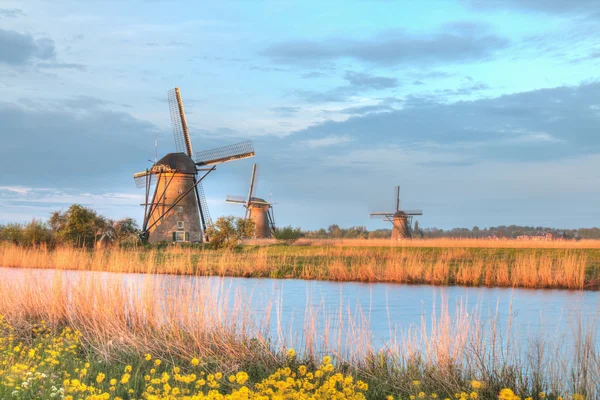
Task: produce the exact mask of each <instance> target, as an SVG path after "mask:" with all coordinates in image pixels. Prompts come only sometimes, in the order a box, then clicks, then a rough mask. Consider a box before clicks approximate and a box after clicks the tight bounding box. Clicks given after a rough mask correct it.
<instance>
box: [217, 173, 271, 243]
mask: <svg viewBox="0 0 600 400" xmlns="http://www.w3.org/2000/svg"><path fill="white" fill-rule="evenodd" d="M256 177H257V172H256V164H254V166H253V167H252V176H251V177H250V189H249V190H248V197H247V198H244V197H242V196H227V199H226V201H227V203H234V204H243V205H244V207H246V215H245V216H244V218H250V219H252V220H253V221H254V226H255V228H254V229H255V231H254V237H255V238H257V239H264V238H270V237H271V236H272V235H273V233H274V232H275V217H274V214H273V203H270V202H268V201H266V200H264V199H261V198H260V197H254V192H255V190H256V182H255V179H256Z"/></svg>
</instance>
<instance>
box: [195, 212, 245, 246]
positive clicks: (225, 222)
mask: <svg viewBox="0 0 600 400" xmlns="http://www.w3.org/2000/svg"><path fill="white" fill-rule="evenodd" d="M206 233H207V235H208V238H209V243H210V244H211V246H212V247H215V248H229V249H231V248H234V247H236V246H237V245H238V244H239V242H240V241H241V240H242V239H246V238H249V237H252V236H253V235H254V221H252V220H251V219H244V218H236V217H234V216H231V215H230V216H227V217H219V219H217V221H216V222H215V223H214V224H213V225H211V226H210V227H209V228H208V229H207V230H206Z"/></svg>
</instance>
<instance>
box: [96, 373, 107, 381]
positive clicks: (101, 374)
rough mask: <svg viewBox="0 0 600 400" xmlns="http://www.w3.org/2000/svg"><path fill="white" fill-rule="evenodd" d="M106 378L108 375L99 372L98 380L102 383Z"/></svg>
mask: <svg viewBox="0 0 600 400" xmlns="http://www.w3.org/2000/svg"><path fill="white" fill-rule="evenodd" d="M104 378H106V375H104V374H103V373H102V372H99V373H98V375H97V376H96V382H98V383H102V381H103V380H104Z"/></svg>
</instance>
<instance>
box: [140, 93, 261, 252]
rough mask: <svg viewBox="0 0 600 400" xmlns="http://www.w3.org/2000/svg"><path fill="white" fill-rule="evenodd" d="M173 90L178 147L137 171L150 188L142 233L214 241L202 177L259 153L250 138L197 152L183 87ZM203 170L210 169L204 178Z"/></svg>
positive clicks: (144, 237) (154, 238)
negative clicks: (194, 150) (190, 128)
mask: <svg viewBox="0 0 600 400" xmlns="http://www.w3.org/2000/svg"><path fill="white" fill-rule="evenodd" d="M168 95H169V96H168V97H169V109H170V111H171V122H172V123H173V134H174V136H175V147H176V148H177V152H176V153H169V154H167V155H166V156H164V157H163V158H161V159H160V160H158V161H155V163H154V165H152V168H150V169H147V170H146V171H144V172H139V173H137V174H135V175H133V177H134V179H135V182H136V185H137V186H138V187H145V188H146V201H145V203H144V204H142V205H143V206H144V223H143V226H142V235H141V236H142V240H144V241H149V242H151V243H156V242H162V241H173V242H201V241H203V240H208V238H207V237H206V236H205V233H206V228H207V227H208V226H209V225H211V224H212V221H211V218H210V214H209V212H208V204H207V202H206V197H205V196H204V190H203V188H202V183H201V181H202V179H204V178H205V177H206V175H208V174H209V173H210V172H212V171H214V170H215V168H216V165H217V164H221V163H224V162H228V161H233V160H239V159H242V158H248V157H254V148H253V147H252V142H250V141H248V142H242V143H238V144H234V145H231V146H225V147H220V148H217V149H212V150H206V151H202V152H199V153H196V156H195V157H194V153H193V152H192V142H191V141H190V135H189V132H188V127H187V123H186V120H185V113H184V111H183V103H182V101H181V94H180V93H179V88H175V89H171V90H169V92H168ZM192 157H194V158H192ZM199 167H200V168H199ZM199 171H203V172H204V174H203V175H202V176H201V177H198V172H199ZM152 186H154V193H151V188H152ZM192 192H193V193H192ZM150 195H152V196H151V197H150Z"/></svg>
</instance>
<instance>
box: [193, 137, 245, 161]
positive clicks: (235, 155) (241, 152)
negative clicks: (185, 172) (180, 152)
mask: <svg viewBox="0 0 600 400" xmlns="http://www.w3.org/2000/svg"><path fill="white" fill-rule="evenodd" d="M255 154H256V153H255V152H254V146H252V142H251V141H250V140H248V141H246V142H241V143H237V144H232V145H229V146H224V147H218V148H216V149H212V150H205V151H201V152H198V153H196V164H197V165H214V164H221V163H225V162H229V161H234V160H241V159H243V158H250V157H254V155H255Z"/></svg>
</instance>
